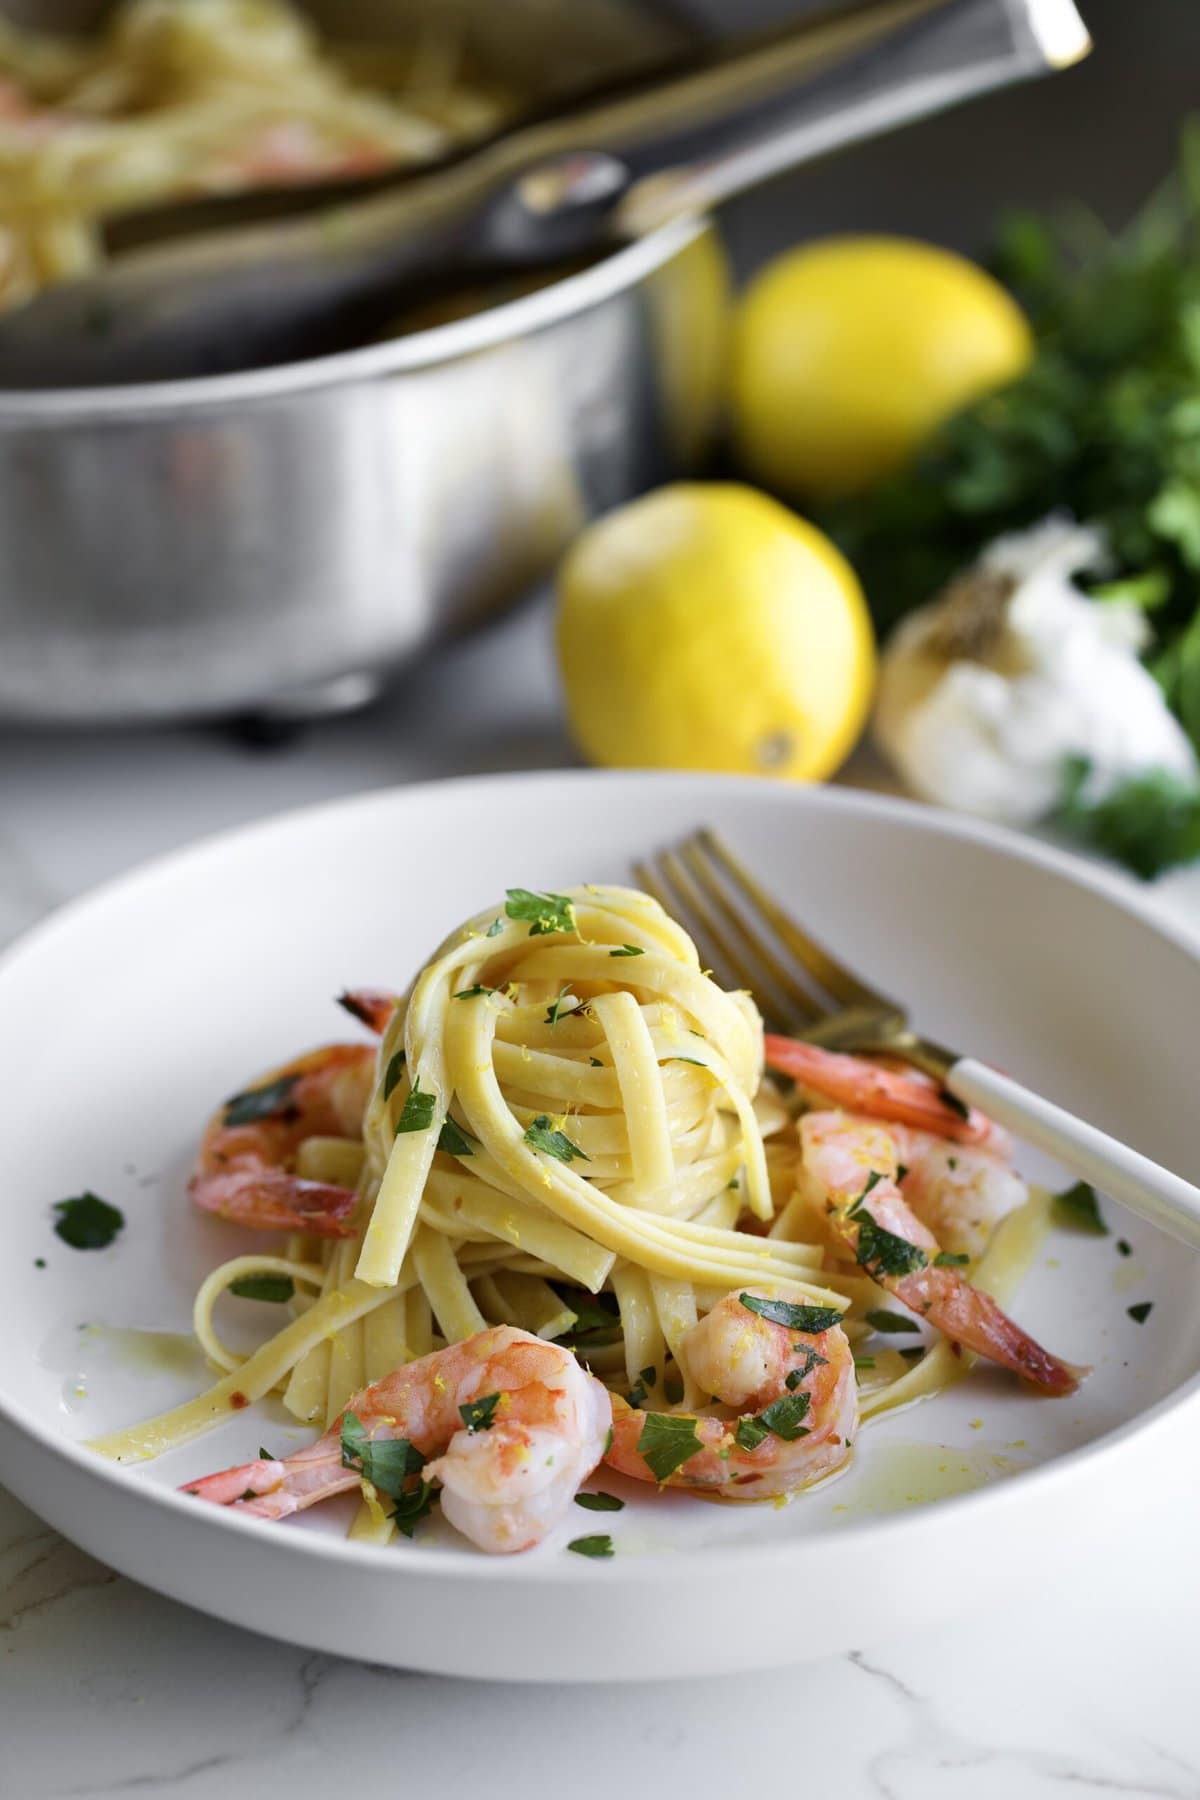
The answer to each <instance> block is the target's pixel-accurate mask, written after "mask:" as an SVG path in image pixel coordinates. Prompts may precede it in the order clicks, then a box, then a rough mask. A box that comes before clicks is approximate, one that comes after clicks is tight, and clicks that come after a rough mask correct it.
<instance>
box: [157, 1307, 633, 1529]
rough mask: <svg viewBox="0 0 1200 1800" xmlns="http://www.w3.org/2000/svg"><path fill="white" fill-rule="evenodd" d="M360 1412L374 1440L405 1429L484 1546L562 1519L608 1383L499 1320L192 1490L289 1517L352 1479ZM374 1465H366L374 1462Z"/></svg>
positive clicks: (596, 1434) (601, 1436) (600, 1447)
mask: <svg viewBox="0 0 1200 1800" xmlns="http://www.w3.org/2000/svg"><path fill="white" fill-rule="evenodd" d="M351 1414H353V1415H354V1418H355V1419H357V1421H358V1423H359V1425H360V1426H361V1427H362V1428H363V1430H364V1431H365V1433H366V1435H367V1437H368V1438H369V1439H370V1442H371V1443H380V1442H392V1441H395V1440H397V1439H405V1440H407V1443H408V1444H409V1446H410V1447H411V1451H412V1452H415V1453H416V1455H415V1458H414V1461H415V1463H416V1464H418V1465H419V1464H420V1463H421V1461H422V1459H424V1467H423V1468H420V1476H421V1479H422V1480H424V1481H428V1482H433V1481H437V1482H440V1483H441V1489H442V1511H443V1512H444V1513H445V1515H446V1517H447V1518H448V1519H449V1521H450V1523H451V1524H452V1525H453V1526H455V1527H456V1528H457V1529H458V1530H459V1531H461V1532H462V1533H463V1535H464V1536H465V1537H468V1538H470V1539H471V1541H472V1543H474V1544H478V1546H479V1548H480V1549H481V1550H488V1551H493V1552H508V1551H513V1550H527V1549H529V1548H531V1547H532V1546H533V1545H534V1544H538V1543H540V1542H541V1541H542V1539H543V1538H544V1537H545V1536H546V1533H547V1532H548V1531H550V1530H551V1528H552V1527H553V1526H554V1525H556V1524H557V1523H558V1521H559V1520H560V1519H561V1518H562V1516H563V1514H564V1512H565V1511H566V1509H567V1507H568V1506H569V1505H570V1504H571V1501H572V1500H573V1499H574V1497H575V1495H576V1493H577V1492H578V1490H579V1487H580V1484H581V1483H582V1482H583V1481H585V1480H586V1479H587V1477H588V1476H589V1475H590V1474H591V1472H592V1470H593V1469H594V1468H595V1467H596V1465H597V1463H598V1462H599V1461H600V1458H601V1456H602V1454H603V1452H604V1445H605V1441H606V1439H607V1436H608V1431H609V1427H610V1425H611V1423H612V1408H611V1405H610V1402H609V1397H608V1390H607V1389H606V1388H605V1387H604V1385H603V1384H602V1383H601V1382H599V1381H597V1380H596V1378H595V1376H594V1375H589V1374H588V1373H587V1371H586V1370H585V1369H583V1368H581V1367H580V1365H579V1363H578V1362H577V1361H576V1359H575V1357H574V1356H573V1354H572V1353H571V1352H570V1351H569V1350H566V1349H564V1348H563V1347H562V1346H561V1345H560V1344H550V1343H546V1342H545V1340H544V1339H542V1338H537V1337H533V1336H531V1335H530V1333H529V1332H527V1331H520V1330H518V1329H517V1328H516V1327H515V1326H512V1325H495V1326H491V1327H490V1328H489V1329H488V1330H486V1331H480V1332H477V1333H476V1334H475V1336H474V1337H470V1338H465V1339H464V1340H463V1341H462V1342H461V1343H458V1344H449V1345H447V1346H446V1348H445V1349H444V1350H435V1351H434V1353H433V1354H432V1356H424V1357H422V1358H421V1359H420V1360H419V1361H418V1362H411V1363H408V1364H406V1365H405V1366H404V1367H403V1368H400V1369H397V1370H395V1371H394V1372H393V1373H392V1374H391V1375H385V1376H384V1377H383V1379H382V1380H381V1381H377V1382H375V1383H374V1384H373V1385H372V1386H371V1387H368V1388H364V1389H363V1390H362V1392H361V1393H359V1394H356V1395H355V1397H354V1399H353V1400H351V1402H350V1404H349V1406H348V1407H347V1408H346V1411H345V1412H344V1413H343V1414H342V1416H341V1418H339V1419H337V1420H335V1422H334V1423H333V1424H332V1425H331V1426H330V1428H329V1430H328V1431H327V1432H326V1433H325V1435H324V1436H323V1437H321V1438H319V1439H318V1440H317V1442H316V1443H315V1444H312V1445H310V1446H309V1447H308V1448H307V1449H306V1450H298V1451H296V1453H295V1454H294V1455H293V1456H288V1457H285V1458H283V1459H282V1460H281V1461H274V1460H269V1459H264V1458H260V1459H259V1460H258V1461H257V1462H250V1463H244V1464H242V1465H241V1467H239V1468H234V1469H224V1470H221V1471H220V1472H219V1473H218V1474H215V1475H206V1476H204V1477H202V1478H201V1479H200V1480H199V1481H191V1482H188V1483H187V1485H186V1487H185V1488H184V1490H183V1491H184V1492H185V1493H189V1494H197V1495H199V1497H200V1498H201V1499H203V1500H211V1501H213V1502H215V1503H216V1504H217V1505H218V1506H233V1507H234V1508H235V1509H236V1510H237V1511H239V1512H243V1513H249V1514H250V1515H252V1516H253V1517H255V1518H260V1519H282V1518H286V1517H287V1515H288V1514H289V1513H294V1512H300V1511H302V1510H303V1509H304V1508H305V1507H309V1506H315V1505H317V1504H318V1503H319V1502H320V1501H322V1500H327V1499H329V1498H330V1496H331V1495H333V1494H341V1493H345V1492H347V1491H348V1490H350V1489H351V1488H354V1487H357V1486H358V1483H359V1481H360V1479H361V1478H362V1473H363V1468H364V1467H367V1464H366V1460H365V1459H360V1464H361V1466H356V1467H353V1468H347V1467H346V1466H345V1465H344V1463H343V1442H342V1426H343V1423H344V1422H345V1420H346V1419H347V1418H348V1417H349V1415H351ZM367 1472H368V1473H369V1467H368V1470H367Z"/></svg>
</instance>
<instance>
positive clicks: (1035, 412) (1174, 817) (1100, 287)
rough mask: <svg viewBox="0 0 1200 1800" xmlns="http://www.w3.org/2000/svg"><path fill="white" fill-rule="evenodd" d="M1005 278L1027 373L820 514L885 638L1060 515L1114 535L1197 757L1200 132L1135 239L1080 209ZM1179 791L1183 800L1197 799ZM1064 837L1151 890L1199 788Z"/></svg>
mask: <svg viewBox="0 0 1200 1800" xmlns="http://www.w3.org/2000/svg"><path fill="white" fill-rule="evenodd" d="M993 268H994V270H995V273H996V274H997V275H998V276H999V277H1000V279H1001V280H1002V281H1004V282H1005V283H1006V284H1007V285H1008V286H1009V287H1010V288H1011V289H1012V291H1013V292H1014V293H1015V295H1016V296H1017V298H1018V299H1019V300H1020V301H1021V303H1022V305H1023V306H1024V307H1025V310H1026V312H1027V313H1028V315H1029V318H1030V320H1031V322H1032V324H1033V327H1034V331H1035V334H1036V340H1037V350H1036V354H1035V356H1034V359H1033V362H1032V363H1031V365H1030V367H1029V369H1028V370H1027V371H1026V373H1025V374H1024V375H1023V376H1022V377H1021V378H1020V379H1019V380H1018V381H1016V382H1014V383H1012V385H1011V386H1009V387H1007V388H1004V389H1002V390H1001V391H1000V392H998V393H995V394H990V395H987V396H985V397H984V398H983V399H982V400H979V401H978V402H976V403H975V404H974V405H972V406H970V407H968V408H966V409H965V410H964V411H963V412H961V413H959V414H958V415H957V416H956V417H955V418H953V419H951V420H950V421H949V422H948V423H947V424H946V425H945V426H944V427H943V428H942V430H941V431H940V432H939V433H938V434H937V435H936V436H935V437H934V438H933V440H932V441H931V442H930V444H929V445H928V446H927V448H926V449H925V450H924V451H923V453H922V454H921V455H920V456H919V457H918V458H917V459H916V461H915V462H914V463H913V464H912V465H911V466H910V467H909V468H908V469H907V470H905V471H904V472H903V473H901V474H900V475H898V476H896V477H895V478H893V479H892V480H890V481H887V482H885V483H883V484H881V485H880V486H878V487H877V488H875V489H874V490H872V492H870V493H869V494H867V495H865V496H863V497H861V498H859V499H857V500H854V501H846V502H843V503H841V504H840V505H839V506H837V507H835V508H833V509H831V510H830V511H829V512H827V513H826V514H825V516H824V517H823V518H821V519H820V521H819V522H820V523H821V524H823V525H824V526H825V528H826V529H827V530H829V531H830V532H831V534H832V535H833V536H834V537H835V539H836V540H837V541H838V543H839V544H840V545H841V547H842V548H843V550H845V551H846V553H847V555H848V556H849V557H850V560H851V561H852V562H853V564H854V566H855V568H856V569H857V571H858V573H859V575H860V577H861V579H862V581H863V585H864V587H865V589H866V592H867V595H868V597H869V599H870V602H871V607H872V611H873V613H874V616H875V620H876V623H877V624H878V625H879V627H880V628H881V630H883V631H886V630H888V629H889V628H890V627H891V626H892V625H894V624H895V623H896V621H897V620H898V619H900V618H902V617H903V616H904V614H905V613H907V612H910V611H911V610H912V609H913V608H914V607H916V606H919V605H922V604H924V603H925V602H926V601H927V600H929V599H931V598H932V597H933V595H934V594H936V593H937V592H938V590H939V589H940V588H941V587H943V586H944V585H945V583H946V582H948V581H949V580H950V579H951V577H952V576H954V575H955V574H957V573H958V572H959V571H961V570H962V569H963V568H964V567H966V566H967V565H968V564H970V563H971V562H973V561H974V560H975V559H976V558H977V557H978V555H979V554H980V552H981V551H982V550H983V548H984V546H985V545H987V544H988V543H990V542H991V541H992V540H993V539H994V538H996V537H998V536H1000V535H1001V534H1002V533H1003V532H1009V531H1018V530H1022V529H1024V528H1025V527H1027V526H1030V525H1032V524H1035V523H1036V522H1037V521H1038V520H1040V519H1042V518H1044V517H1045V515H1046V514H1047V513H1049V512H1052V511H1054V510H1055V509H1056V508H1063V507H1066V508H1068V509H1069V510H1070V511H1071V512H1072V513H1073V514H1074V515H1075V517H1076V518H1078V519H1079V520H1081V521H1082V522H1084V523H1087V524H1095V525H1098V526H1101V527H1102V528H1103V530H1104V532H1105V533H1106V536H1107V539H1108V543H1109V546H1110V548H1111V551H1112V556H1113V561H1114V565H1115V568H1114V572H1113V574H1112V576H1111V577H1109V578H1107V579H1105V580H1102V581H1101V580H1097V581H1094V582H1091V583H1090V584H1088V585H1090V587H1091V590H1092V592H1093V593H1094V594H1095V596H1096V599H1097V601H1098V602H1102V601H1104V600H1105V599H1115V598H1118V597H1119V598H1121V599H1127V600H1132V601H1133V602H1134V603H1135V604H1137V605H1139V606H1141V607H1142V608H1144V609H1145V611H1146V615H1147V619H1148V621H1149V623H1150V625H1151V628H1152V632H1153V643H1152V648H1151V651H1150V667H1151V669H1152V671H1153V672H1154V674H1155V675H1156V676H1157V678H1158V680H1159V681H1160V682H1161V684H1162V686H1163V689H1164V692H1165V694H1166V696H1167V700H1168V703H1169V705H1170V706H1171V708H1172V710H1173V711H1174V712H1175V714H1176V715H1177V717H1178V718H1179V719H1180V721H1181V722H1182V724H1183V726H1184V729H1185V730H1186V731H1187V733H1188V734H1189V736H1190V737H1191V739H1192V742H1193V743H1194V744H1195V745H1196V747H1197V749H1198V750H1200V121H1195V122H1193V124H1192V125H1191V126H1189V127H1188V128H1187V129H1186V130H1185V132H1184V135H1183V140H1182V145H1181V153H1180V159H1179V166H1178V168H1177V169H1176V170H1175V172H1174V173H1173V174H1172V176H1171V177H1170V179H1169V180H1168V181H1167V183H1166V184H1165V185H1164V187H1163V188H1162V189H1161V190H1160V191H1159V192H1158V193H1157V194H1156V195H1154V196H1153V197H1152V198H1151V199H1150V200H1149V201H1148V203H1147V204H1146V206H1145V207H1144V208H1143V209H1142V211H1141V212H1140V213H1139V215H1138V216H1137V217H1136V218H1135V219H1134V220H1133V222H1132V223H1131V224H1130V225H1129V226H1128V227H1127V228H1126V229H1125V230H1124V231H1122V232H1119V233H1111V232H1109V231H1108V230H1107V229H1106V228H1105V227H1104V226H1103V225H1102V224H1101V223H1100V221H1099V220H1097V219H1095V218H1093V217H1091V216H1090V215H1088V214H1086V213H1084V212H1082V211H1076V212H1074V213H1073V214H1071V215H1069V216H1067V217H1065V218H1062V219H1061V220H1059V221H1058V222H1057V223H1054V224H1051V223H1048V222H1047V221H1044V220H1042V219H1040V218H1037V217H1034V216H1031V215H1026V214H1021V215H1015V216H1013V217H1011V218H1009V219H1008V220H1007V221H1006V222H1005V223H1004V225H1003V226H1002V229H1001V232H1000V237H999V243H998V247H997V251H996V254H995V257H994V259H993ZM1181 790H1182V791H1181ZM1063 822H1064V823H1066V824H1067V825H1068V827H1069V828H1071V829H1073V830H1074V831H1075V832H1076V833H1077V834H1078V835H1081V836H1083V837H1084V838H1085V839H1086V840H1087V841H1089V842H1091V843H1092V844H1093V845H1094V846H1095V847H1097V848H1099V849H1102V850H1106V851H1107V852H1108V853H1109V854H1110V855H1115V856H1117V857H1118V858H1119V859H1120V860H1122V861H1124V862H1125V863H1126V864H1127V866H1129V867H1131V868H1133V869H1135V870H1136V872H1137V873H1138V874H1141V875H1144V876H1149V875H1152V874H1156V873H1157V872H1158V871H1159V870H1160V869H1162V868H1165V867H1168V866H1169V865H1170V864H1172V863H1174V862H1178V861H1183V860H1188V859H1190V858H1191V857H1192V856H1194V855H1195V854H1196V853H1197V848H1198V846H1200V786H1188V785H1187V784H1181V783H1179V782H1178V780H1177V779H1175V780H1173V781H1170V782H1167V783H1166V784H1164V783H1163V782H1160V781H1157V780H1156V779H1154V778H1150V779H1149V781H1147V778H1144V777H1141V778H1138V780H1137V781H1135V782H1130V783H1127V784H1125V786H1124V787H1122V788H1119V789H1118V790H1117V791H1116V793H1115V794H1113V795H1111V796H1109V797H1108V798H1107V799H1106V800H1105V801H1103V802H1101V803H1100V804H1099V805H1097V806H1093V805H1089V804H1085V803H1083V802H1082V801H1081V800H1080V798H1079V784H1078V782H1076V783H1075V784H1074V788H1073V793H1072V797H1071V799H1070V801H1069V804H1068V805H1067V807H1066V808H1065V814H1064V821H1063Z"/></svg>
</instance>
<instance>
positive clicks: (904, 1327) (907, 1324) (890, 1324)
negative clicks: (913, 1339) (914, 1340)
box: [866, 1309, 921, 1332]
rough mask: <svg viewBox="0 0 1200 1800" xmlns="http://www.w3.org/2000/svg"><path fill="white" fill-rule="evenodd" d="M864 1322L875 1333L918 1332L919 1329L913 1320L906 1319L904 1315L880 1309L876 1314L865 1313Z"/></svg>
mask: <svg viewBox="0 0 1200 1800" xmlns="http://www.w3.org/2000/svg"><path fill="white" fill-rule="evenodd" d="M866 1320H867V1324H868V1325H870V1326H871V1327H872V1329H873V1330H875V1331H883V1332H888V1331H892V1332H895V1331H920V1329H921V1327H920V1326H919V1325H918V1324H917V1321H916V1320H915V1319H910V1318H907V1317H906V1316H905V1314H904V1313H896V1312H885V1311H883V1310H882V1309H881V1310H880V1311H878V1312H869V1313H867V1315H866Z"/></svg>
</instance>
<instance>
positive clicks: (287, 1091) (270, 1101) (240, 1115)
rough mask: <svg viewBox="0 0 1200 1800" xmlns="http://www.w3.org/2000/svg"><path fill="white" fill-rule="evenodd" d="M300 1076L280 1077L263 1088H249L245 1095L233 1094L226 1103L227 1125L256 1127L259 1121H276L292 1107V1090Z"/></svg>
mask: <svg viewBox="0 0 1200 1800" xmlns="http://www.w3.org/2000/svg"><path fill="white" fill-rule="evenodd" d="M299 1079H300V1077H299V1076H298V1075H280V1076H279V1078H278V1079H277V1080H276V1081H268V1082H266V1083H265V1084H264V1086H262V1087H258V1088H247V1090H246V1092H245V1093H244V1094H233V1095H231V1096H230V1098H229V1099H228V1100H227V1101H226V1102H225V1123H226V1125H254V1124H256V1123H257V1121H258V1120H259V1119H275V1118H278V1117H279V1115H280V1113H284V1112H286V1111H287V1110H288V1107H289V1106H290V1105H291V1096H292V1089H293V1088H294V1087H295V1085H296V1083H297V1082H298V1081H299Z"/></svg>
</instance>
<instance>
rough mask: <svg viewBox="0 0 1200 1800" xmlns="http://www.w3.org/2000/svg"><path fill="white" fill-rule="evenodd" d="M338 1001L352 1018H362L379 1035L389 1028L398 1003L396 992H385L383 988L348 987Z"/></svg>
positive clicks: (368, 1027) (369, 1029) (369, 1028)
mask: <svg viewBox="0 0 1200 1800" xmlns="http://www.w3.org/2000/svg"><path fill="white" fill-rule="evenodd" d="M337 1001H338V1005H339V1006H341V1007H344V1008H345V1010H346V1011H347V1012H348V1013H349V1014H350V1017H351V1018H352V1019H359V1020H361V1021H362V1023H363V1024H364V1025H365V1026H366V1027H367V1029H368V1031H373V1032H374V1033H375V1035H376V1036H377V1037H382V1036H383V1034H384V1032H385V1031H386V1030H387V1028H388V1024H389V1022H390V1020H391V1016H392V1014H393V1013H394V1012H395V1010H396V1007H397V1005H398V1001H397V999H396V996H395V994H389V993H385V991H384V990H383V989H382V988H346V989H345V991H344V992H343V993H340V994H339V995H338V997H337Z"/></svg>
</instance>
